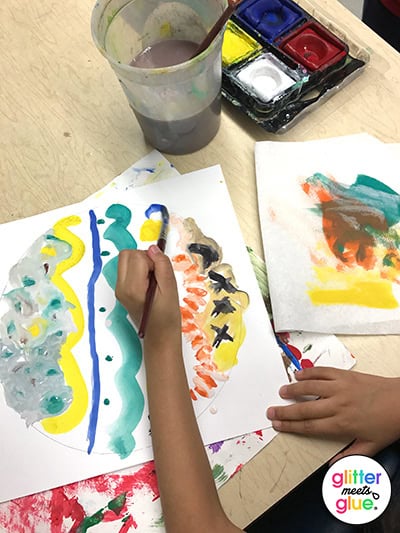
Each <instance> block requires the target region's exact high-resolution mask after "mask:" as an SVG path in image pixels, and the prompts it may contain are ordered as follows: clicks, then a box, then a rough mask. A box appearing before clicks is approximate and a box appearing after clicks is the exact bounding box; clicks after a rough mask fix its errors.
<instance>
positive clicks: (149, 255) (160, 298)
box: [115, 246, 181, 342]
mask: <svg viewBox="0 0 400 533" xmlns="http://www.w3.org/2000/svg"><path fill="white" fill-rule="evenodd" d="M152 271H153V272H154V275H155V278H156V281H157V288H156V292H155V295H154V300H153V303H152V306H151V309H150V314H149V319H148V322H147V326H146V334H145V340H146V341H147V340H148V339H149V340H152V341H153V342H155V341H160V342H163V341H165V340H166V339H167V338H171V337H176V336H179V338H180V332H181V316H180V310H179V300H178V292H177V287H176V281H175V275H174V271H173V269H172V265H171V263H170V260H169V259H168V257H167V256H166V255H165V254H163V253H162V252H161V250H160V249H159V248H158V247H157V246H150V248H149V249H148V250H147V251H141V250H123V251H122V252H120V254H119V259H118V278H117V286H116V289H115V295H116V297H117V299H118V300H119V301H120V302H121V304H122V305H123V306H124V307H125V309H126V310H127V311H128V313H129V315H130V317H131V318H132V320H133V322H134V324H135V325H136V327H138V326H139V324H140V321H141V318H142V315H143V307H144V302H145V299H146V291H147V287H148V285H149V276H150V273H151V272H152Z"/></svg>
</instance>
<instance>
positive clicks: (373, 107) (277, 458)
mask: <svg viewBox="0 0 400 533" xmlns="http://www.w3.org/2000/svg"><path fill="white" fill-rule="evenodd" d="M303 5H304V7H306V8H307V5H311V6H314V7H316V8H317V9H318V11H319V12H321V13H323V14H324V15H325V16H327V17H328V18H329V19H331V20H333V21H335V23H336V24H337V25H339V26H341V27H342V28H343V30H344V31H345V32H346V33H347V34H348V35H350V36H351V37H352V38H354V39H355V40H356V41H358V42H359V43H360V44H361V45H362V46H364V47H366V48H367V49H368V50H369V52H370V55H371V59H370V62H369V64H368V66H367V68H366V70H365V71H364V73H363V74H362V75H361V76H360V77H358V78H357V79H355V80H354V81H352V82H351V83H350V84H349V85H348V86H346V87H344V88H343V89H342V90H341V91H339V92H338V93H337V94H335V95H334V96H333V97H332V98H331V99H329V100H327V101H326V102H325V103H323V105H321V106H320V107H319V108H318V109H315V110H314V111H313V112H312V113H310V114H309V115H307V116H305V117H304V118H303V119H302V120H301V121H300V122H299V123H298V124H297V125H296V126H294V127H293V128H292V129H290V130H289V131H288V132H286V133H285V134H283V135H279V136H274V135H271V134H267V133H266V132H265V131H263V130H262V129H260V128H259V127H257V126H256V125H255V124H254V123H252V122H251V121H250V120H249V119H247V118H245V117H243V116H241V115H240V114H239V113H238V112H236V111H235V110H234V109H232V108H230V107H229V106H228V105H224V112H223V119H222V125H221V129H220V131H219V133H218V135H217V137H216V138H215V139H214V140H213V142H212V143H211V144H210V145H209V146H207V147H206V148H204V149H203V150H201V151H199V152H197V153H195V154H192V155H186V156H167V157H168V158H169V159H170V161H172V162H173V163H174V164H175V166H176V167H177V169H178V170H179V171H180V172H181V173H184V172H188V171H192V170H196V169H199V168H202V167H206V166H210V165H213V164H216V163H220V164H221V165H222V168H223V171H224V175H225V177H226V180H227V183H228V187H229V190H230V193H231V196H232V200H233V203H234V206H235V209H236V212H237V215H238V218H239V222H240V224H241V228H242V231H243V235H244V238H245V241H246V242H247V244H248V245H250V246H251V247H252V248H253V249H254V250H255V251H256V253H258V254H259V255H262V246H261V235H260V229H259V223H258V215H257V203H256V182H255V173H254V143H255V141H260V140H276V141H305V140H310V139H317V138H327V137H333V136H339V135H347V134H352V133H358V132H362V131H366V132H368V133H370V134H372V135H375V136H376V137H378V138H379V139H380V140H382V141H385V142H400V91H399V86H400V54H398V53H397V52H395V50H393V49H392V48H391V47H390V46H389V45H387V44H386V43H385V42H384V41H382V40H381V39H380V38H379V37H377V36H376V35H375V34H374V33H373V32H371V31H370V30H369V29H368V28H367V27H365V26H364V25H363V24H362V23H361V22H360V21H359V20H358V19H357V18H356V17H355V16H354V15H352V14H351V13H350V12H349V11H347V10H346V9H345V8H344V7H343V6H342V5H341V4H339V2H337V1H336V0H310V2H309V4H305V3H304V2H303ZM91 9H92V2H91V1H89V0H69V1H68V2H62V1H61V0H51V1H47V2H43V1H40V0H30V2H26V1H25V0H7V1H4V2H1V4H0V21H1V22H0V29H1V32H0V79H1V85H0V94H1V98H0V131H1V140H0V168H1V172H0V184H1V203H2V205H1V211H0V223H1V222H7V221H10V220H15V219H17V218H21V217H26V216H29V215H33V214H36V213H39V212H42V211H47V210H49V209H52V208H56V207H60V206H63V205H67V204H69V203H73V202H78V201H81V200H83V199H84V198H86V197H87V196H88V195H89V194H91V193H93V192H94V191H96V190H98V189H99V188H100V187H102V186H104V185H105V184H106V183H107V182H109V181H110V180H111V179H112V178H113V177H114V176H116V175H118V174H119V173H120V172H122V171H123V170H125V169H126V168H127V167H129V166H130V165H131V164H132V163H133V162H134V161H136V160H138V159H139V158H140V157H142V156H143V155H145V154H146V153H148V152H149V151H150V150H151V147H150V146H147V145H146V144H145V142H144V140H143V137H142V134H141V132H140V129H139V126H138V125H137V123H136V121H135V119H134V117H133V115H132V112H131V111H130V109H129V107H128V104H127V101H126V99H125V96H124V95H123V93H122V91H121V89H120V86H119V84H118V81H117V79H116V77H115V75H114V73H113V72H112V71H111V69H110V67H109V66H108V64H107V62H106V61H105V60H104V58H103V57H101V55H100V54H99V53H98V51H97V49H96V48H95V46H94V45H93V43H92V39H91V35H90V15H91ZM357 156H358V157H362V154H357ZM344 340H345V343H346V345H347V346H348V347H349V349H351V350H352V351H353V352H354V353H355V354H357V360H358V362H357V369H358V370H362V371H369V372H371V373H377V374H382V375H388V376H389V375H396V376H400V355H399V352H400V339H399V337H394V336H391V337H382V336H381V337H379V336H374V337H346V339H344ZM342 446H343V442H342V443H340V442H332V441H330V442H327V441H322V440H318V439H310V438H301V437H295V436H288V435H285V436H283V435H279V436H278V437H277V438H275V439H274V440H273V442H272V443H271V444H270V445H268V446H267V447H266V448H265V449H264V450H263V451H262V452H261V453H260V454H259V455H258V456H256V458H255V459H253V460H252V461H251V462H250V463H248V464H246V465H245V466H244V467H243V469H242V470H241V472H239V473H238V474H237V475H236V476H235V477H234V478H233V479H232V480H231V481H229V482H228V483H227V484H226V485H225V486H224V487H223V488H222V489H221V490H220V495H221V499H222V502H223V505H224V507H225V509H226V511H227V513H228V514H229V515H230V516H231V518H232V519H233V521H234V522H235V523H236V524H238V525H239V526H242V527H243V526H245V525H246V524H248V523H249V522H250V521H252V520H253V519H254V518H255V517H256V516H257V515H259V514H260V513H261V512H263V510H264V509H265V508H267V507H269V506H271V505H272V504H273V503H274V502H276V501H277V500H278V499H279V498H281V497H282V496H283V495H284V494H285V493H287V492H288V491H289V490H290V489H291V488H293V487H294V486H295V485H296V484H298V483H299V482H300V481H301V480H302V479H304V478H305V477H306V476H307V475H308V474H309V473H311V472H312V471H313V470H314V469H316V468H317V467H318V466H319V465H321V464H322V463H323V462H325V461H326V460H327V459H328V458H329V457H330V456H332V455H333V453H334V452H335V451H337V450H338V449H339V448H340V447H342Z"/></svg>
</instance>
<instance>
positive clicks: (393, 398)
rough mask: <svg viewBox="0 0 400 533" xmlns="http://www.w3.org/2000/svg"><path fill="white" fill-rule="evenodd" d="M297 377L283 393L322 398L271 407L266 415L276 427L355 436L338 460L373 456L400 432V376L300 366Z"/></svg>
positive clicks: (325, 434)
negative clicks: (356, 455)
mask: <svg viewBox="0 0 400 533" xmlns="http://www.w3.org/2000/svg"><path fill="white" fill-rule="evenodd" d="M296 379H297V380H298V382H297V383H292V384H290V385H284V386H283V387H281V389H280V391H279V393H280V395H281V397H282V398H285V399H293V400H298V399H301V398H302V397H304V396H309V395H313V396H318V397H319V399H318V400H311V401H303V402H300V403H296V404H293V405H288V406H284V407H283V406H279V407H270V408H269V409H268V410H267V416H268V418H269V419H270V420H271V421H272V425H273V427H274V428H275V429H276V430H277V431H285V432H289V433H302V434H304V435H319V436H326V437H347V438H351V439H355V441H354V442H353V444H352V445H351V446H350V447H349V448H347V449H346V450H345V451H344V452H342V453H341V454H339V455H338V456H336V457H335V459H339V458H340V457H344V456H346V455H351V454H362V455H370V456H371V455H375V453H377V452H378V451H379V450H381V449H382V448H384V447H385V446H387V445H389V444H391V443H392V442H394V441H395V440H396V439H398V438H399V437H400V379H398V378H384V377H380V376H372V375H369V374H361V373H359V372H352V371H349V370H338V369H334V368H323V367H314V368H308V369H305V370H302V371H301V372H298V373H297V374H296Z"/></svg>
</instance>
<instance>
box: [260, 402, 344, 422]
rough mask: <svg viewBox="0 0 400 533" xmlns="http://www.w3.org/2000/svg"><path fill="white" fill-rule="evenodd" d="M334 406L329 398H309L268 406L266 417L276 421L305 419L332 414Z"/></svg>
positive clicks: (326, 416)
mask: <svg viewBox="0 0 400 533" xmlns="http://www.w3.org/2000/svg"><path fill="white" fill-rule="evenodd" d="M334 414H335V406H334V404H333V402H332V401H331V400H310V401H307V402H301V403H295V404H293V405H281V406H274V407H269V408H268V409H267V417H268V418H269V419H270V420H273V421H276V420H279V421H290V420H296V421H303V422H304V421H305V420H312V419H319V418H329V417H332V416H334Z"/></svg>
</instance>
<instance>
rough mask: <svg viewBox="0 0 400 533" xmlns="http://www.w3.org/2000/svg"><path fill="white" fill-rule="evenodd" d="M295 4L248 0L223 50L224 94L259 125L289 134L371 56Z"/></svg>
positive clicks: (283, 0) (290, 0)
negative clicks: (299, 121)
mask: <svg viewBox="0 0 400 533" xmlns="http://www.w3.org/2000/svg"><path fill="white" fill-rule="evenodd" d="M301 4H302V5H300V3H295V2H293V0H243V1H242V2H241V4H240V5H239V7H238V8H237V9H236V12H235V14H234V15H233V16H232V17H231V19H230V20H229V22H228V24H227V27H226V31H225V35H224V43H223V49H222V62H223V69H222V94H223V96H224V97H225V98H226V99H227V100H228V101H229V102H231V103H232V104H233V105H234V106H235V107H237V108H239V109H240V110H241V111H242V112H244V113H245V114H246V115H247V116H249V117H250V118H251V119H252V120H254V121H255V122H256V123H257V124H258V125H260V126H261V127H263V128H264V129H265V130H266V131H268V132H271V133H284V132H285V131H286V130H287V129H289V128H290V127H291V126H293V125H294V124H295V123H296V122H297V121H298V120H299V119H300V118H301V117H302V116H303V115H304V114H305V113H306V112H309V111H311V110H312V109H314V108H315V107H316V106H319V105H320V104H321V103H322V102H323V101H324V100H325V99H326V98H328V97H329V96H331V95H332V94H334V93H335V92H337V91H338V90H339V89H341V88H342V87H343V86H344V85H345V84H347V83H348V82H350V81H351V80H352V79H354V78H355V77H356V76H357V75H359V74H360V73H361V72H362V71H363V69H364V68H365V66H366V65H367V63H368V61H369V54H368V52H367V51H366V50H365V49H363V48H361V47H360V46H358V45H357V44H356V43H354V42H353V41H352V40H351V39H350V38H348V36H347V35H345V34H344V33H343V32H341V31H340V30H339V29H338V28H337V27H335V26H334V25H333V23H331V22H330V21H328V20H327V19H324V18H323V17H321V16H320V15H319V14H317V13H315V12H312V11H313V9H312V8H310V9H308V11H307V10H306V9H305V8H304V7H302V6H303V4H304V2H301Z"/></svg>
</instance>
